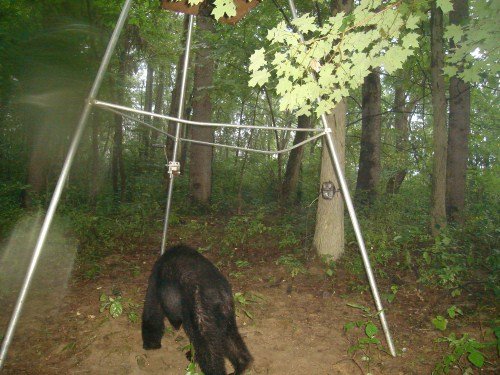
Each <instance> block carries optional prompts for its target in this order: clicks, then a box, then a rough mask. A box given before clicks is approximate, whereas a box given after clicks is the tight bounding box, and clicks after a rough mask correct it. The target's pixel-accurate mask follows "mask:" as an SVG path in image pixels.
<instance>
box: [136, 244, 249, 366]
mask: <svg viewBox="0 0 500 375" xmlns="http://www.w3.org/2000/svg"><path fill="white" fill-rule="evenodd" d="M165 317H167V319H168V320H169V322H170V324H172V326H173V327H174V328H175V329H176V330H178V329H179V327H180V326H181V324H182V326H183V327H184V331H185V332H186V334H187V335H188V337H189V339H190V341H191V343H192V345H193V347H194V352H195V360H196V361H197V362H198V364H199V365H200V368H201V370H202V371H203V372H204V374H205V375H225V374H226V369H225V365H224V357H227V358H228V359H229V361H231V364H232V365H233V367H234V370H235V372H234V374H235V375H237V374H242V373H243V372H244V371H245V369H246V368H247V367H248V366H249V365H250V362H251V361H252V356H251V354H250V352H249V351H248V349H247V347H246V345H245V343H244V342H243V339H242V338H241V336H240V334H239V332H238V327H237V326H236V318H235V311H234V301H233V293H232V291H231V286H230V285H229V282H228V281H227V280H226V278H225V277H224V276H223V275H222V274H221V273H220V271H219V270H218V269H217V268H216V267H215V266H214V265H213V264H212V263H211V262H210V261H209V260H208V259H207V258H205V257H204V256H203V255H201V254H200V253H198V252H197V251H196V250H195V249H193V248H191V247H188V246H184V245H178V246H174V247H172V248H170V249H168V250H167V251H166V252H165V254H163V255H162V256H161V257H160V258H159V259H158V260H157V261H156V263H155V265H154V266H153V271H152V272H151V276H150V277H149V283H148V290H147V292H146V300H145V302H144V311H143V313H142V340H143V347H144V349H147V350H148V349H159V348H160V347H161V339H162V337H163V332H164V330H165V324H164V318H165Z"/></svg>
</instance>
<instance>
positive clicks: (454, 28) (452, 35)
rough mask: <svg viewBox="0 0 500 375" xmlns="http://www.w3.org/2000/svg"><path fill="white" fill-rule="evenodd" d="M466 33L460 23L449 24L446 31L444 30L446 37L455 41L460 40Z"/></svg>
mask: <svg viewBox="0 0 500 375" xmlns="http://www.w3.org/2000/svg"><path fill="white" fill-rule="evenodd" d="M463 35H464V31H463V30H462V28H461V27H460V26H458V25H453V24H452V25H448V27H447V28H446V31H445V32H444V37H445V38H447V39H453V40H454V41H456V42H457V41H459V40H460V39H462V36H463Z"/></svg>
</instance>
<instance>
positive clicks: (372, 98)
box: [356, 68, 382, 204]
mask: <svg viewBox="0 0 500 375" xmlns="http://www.w3.org/2000/svg"><path fill="white" fill-rule="evenodd" d="M361 105H362V116H363V117H362V119H361V124H362V125H361V147H360V153H359V169H358V179H357V182H356V200H357V201H358V203H361V204H365V203H366V204H371V203H373V202H374V200H375V198H376V195H377V187H378V183H379V181H380V142H381V128H382V116H381V112H382V88H381V84H380V71H379V69H378V68H376V69H373V70H372V71H371V72H370V74H369V75H368V76H366V77H365V80H364V83H363V86H362V104H361Z"/></svg>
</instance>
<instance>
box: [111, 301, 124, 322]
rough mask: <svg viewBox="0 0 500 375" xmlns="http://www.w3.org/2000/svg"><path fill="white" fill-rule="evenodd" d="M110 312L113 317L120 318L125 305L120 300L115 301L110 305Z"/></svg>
mask: <svg viewBox="0 0 500 375" xmlns="http://www.w3.org/2000/svg"><path fill="white" fill-rule="evenodd" d="M109 313H110V314H111V316H112V317H113V318H118V317H119V316H120V315H121V314H122V313H123V306H122V304H121V302H120V301H114V302H113V303H112V304H111V305H110V306H109Z"/></svg>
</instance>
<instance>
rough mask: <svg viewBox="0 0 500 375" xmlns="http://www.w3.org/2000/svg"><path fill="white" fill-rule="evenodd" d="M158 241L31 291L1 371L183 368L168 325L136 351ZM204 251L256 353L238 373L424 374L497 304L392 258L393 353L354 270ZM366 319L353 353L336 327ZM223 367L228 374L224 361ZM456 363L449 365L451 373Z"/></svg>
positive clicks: (258, 254)
mask: <svg viewBox="0 0 500 375" xmlns="http://www.w3.org/2000/svg"><path fill="white" fill-rule="evenodd" d="M184 236H185V235H184V234H182V233H181V232H180V230H179V229H178V228H176V227H173V228H172V230H171V233H170V243H178V242H184V243H187V244H189V245H191V246H199V247H204V246H206V243H204V242H203V239H202V238H196V237H197V236H191V238H190V239H189V240H188V241H183V239H182V238H180V237H184ZM198 237H199V236H198ZM158 238H159V236H158V237H156V238H154V239H150V240H145V241H143V242H142V243H140V244H138V245H137V248H136V251H135V252H134V253H133V254H130V253H127V254H123V255H111V256H108V257H106V258H104V259H102V260H101V261H100V262H99V272H98V276H96V277H93V278H88V277H84V275H83V272H82V270H79V269H78V267H75V269H74V270H73V274H72V276H71V278H70V279H69V282H68V283H67V288H66V291H65V292H64V293H63V292H62V291H61V289H60V288H57V287H56V285H55V284H54V285H53V286H54V287H51V286H50V285H46V286H45V287H44V288H42V289H40V288H38V290H36V291H34V292H31V293H30V296H29V298H28V303H27V306H26V308H25V312H24V314H23V316H22V318H21V320H20V323H19V325H18V329H17V331H16V334H15V338H14V341H13V344H12V346H11V349H10V352H9V355H8V358H7V362H6V365H5V368H4V372H3V373H5V374H143V373H144V374H173V375H176V374H185V373H186V367H187V365H188V364H189V363H188V360H187V359H186V356H185V353H184V351H185V350H183V347H185V346H186V345H187V344H188V340H187V338H186V335H185V334H184V332H183V331H182V330H181V332H180V334H179V335H176V334H175V333H174V332H171V331H168V332H167V333H166V335H165V337H164V339H163V347H162V348H161V349H160V350H155V351H145V350H143V349H142V340H141V331H140V315H141V312H142V303H143V298H144V294H145V288H146V285H147V278H148V276H149V272H150V270H151V268H152V265H153V263H154V260H155V258H156V256H157V252H158V243H157V242H158ZM204 254H205V255H206V256H207V257H208V258H210V259H211V260H212V261H213V262H214V263H215V264H217V265H218V266H219V268H220V269H221V271H222V272H223V273H224V274H225V275H226V276H227V277H228V278H229V280H230V282H231V284H232V286H233V292H235V293H236V292H240V293H243V294H242V296H243V298H241V300H240V302H243V304H242V303H237V309H238V325H239V327H240V333H241V334H242V336H243V337H244V340H245V341H246V343H247V345H248V347H249V349H250V352H251V353H252V355H253V357H254V363H253V365H252V367H251V369H250V371H248V374H270V375H284V374H299V375H300V374H368V373H371V374H430V373H431V372H432V371H433V369H434V367H435V365H436V363H438V362H440V361H442V359H443V357H444V356H445V355H446V354H448V353H449V352H450V350H451V349H450V348H449V347H448V345H447V344H446V343H437V342H436V339H438V338H439V337H442V336H444V335H448V334H449V332H452V331H453V332H456V333H457V334H462V333H469V334H470V335H471V336H472V337H475V338H476V339H477V340H478V341H491V340H492V337H491V334H489V333H487V329H486V326H487V323H486V322H487V320H488V319H491V317H495V316H496V315H497V314H498V310H496V309H495V306H492V305H491V303H490V304H484V301H482V302H481V301H480V300H478V299H477V298H476V297H477V294H475V296H474V297H472V295H471V294H470V293H467V292H464V293H462V295H461V296H459V297H455V298H453V299H452V297H451V296H450V292H449V291H446V290H442V289H439V288H426V287H423V286H421V285H420V284H418V283H417V282H416V276H415V275H414V274H413V272H412V271H408V270H398V267H396V265H394V267H392V269H391V270H390V272H391V276H390V277H385V278H380V277H377V279H378V283H379V288H380V290H381V291H382V293H384V295H386V294H385V293H390V291H391V286H393V285H397V288H398V290H397V293H396V295H394V296H393V301H392V302H391V303H388V301H385V303H384V305H385V307H386V314H387V319H388V323H389V326H390V329H391V331H392V335H393V338H394V342H395V345H396V348H397V352H398V355H397V357H396V358H393V357H391V356H390V355H388V354H387V352H386V349H384V348H386V347H387V346H386V342H385V339H384V335H383V333H382V331H381V329H380V325H379V322H378V318H377V317H376V316H372V317H366V316H365V315H366V311H363V309H362V308H360V307H361V306H367V307H369V308H370V309H371V311H373V310H374V307H373V306H374V304H373V300H372V297H371V294H370V292H369V289H368V284H367V281H366V278H365V277H364V275H361V276H357V275H355V274H353V273H352V272H351V271H352V270H350V269H349V264H347V263H342V262H339V263H338V264H337V265H336V267H335V271H334V275H333V276H331V277H330V276H327V275H326V273H325V268H324V265H323V264H322V263H321V262H319V261H317V260H311V261H310V262H308V263H307V264H305V267H306V269H307V273H300V274H298V275H297V276H295V277H294V278H292V277H291V275H290V273H289V272H288V271H287V270H286V268H284V267H282V266H280V265H277V264H276V260H277V259H278V258H279V257H280V255H282V252H281V251H280V250H278V249H277V248H274V249H273V248H252V247H251V246H247V247H245V248H243V249H237V250H236V251H235V253H234V254H235V255H234V256H233V258H232V260H231V261H227V258H225V257H223V256H221V255H220V254H219V252H218V251H216V249H208V250H207V251H206V252H205V253H204ZM236 260H238V261H240V262H239V263H238V262H235V261H236ZM245 261H246V262H248V263H246V262H245ZM386 272H387V269H386ZM42 273H43V274H44V275H45V276H49V279H50V278H51V277H52V276H57V275H56V274H58V273H60V272H58V271H57V270H56V269H50V268H49V269H45V270H43V272H42ZM57 283H58V284H59V283H60V282H59V281H57ZM35 289H36V288H35ZM103 293H104V294H106V296H113V295H115V296H117V295H120V296H121V299H119V300H121V302H122V306H123V308H124V310H123V314H122V315H120V316H119V317H117V318H112V317H111V316H110V313H109V309H106V310H104V311H100V306H101V303H102V302H101V301H100V297H101V295H102V294H103ZM245 303H246V304H245ZM451 305H457V306H460V308H461V309H462V311H463V313H464V315H463V316H462V317H461V318H460V319H458V318H457V319H453V320H452V319H449V320H450V322H449V324H448V330H447V332H446V333H443V332H440V331H438V330H436V329H435V328H434V327H433V325H432V323H431V320H432V318H434V317H436V316H437V315H443V316H446V309H447V308H448V307H450V306H451ZM12 306H13V298H9V299H6V298H3V300H2V298H1V297H0V309H1V310H0V312H1V314H0V328H2V331H3V330H4V327H5V326H6V325H7V321H8V319H9V317H10V312H11V311H12ZM352 306H358V307H352ZM369 320H372V321H373V322H374V323H375V324H376V325H377V326H378V327H379V331H378V333H376V335H375V337H377V338H379V339H380V341H381V344H382V347H381V348H378V347H377V346H376V345H371V346H369V347H368V348H366V347H365V348H364V349H363V348H360V349H359V350H354V349H355V347H356V344H358V343H359V342H358V340H363V338H366V337H367V336H366V334H365V332H364V329H360V328H353V329H352V330H349V331H348V332H346V331H345V329H344V326H345V325H346V324H348V323H350V322H358V321H359V322H366V321H369ZM167 326H168V322H167ZM484 353H485V354H487V363H485V365H484V367H483V370H482V371H481V373H495V371H497V370H498V357H497V355H496V353H495V350H494V349H484ZM460 363H462V364H464V363H465V362H464V361H461V362H460ZM227 368H228V372H231V371H232V370H231V367H230V365H229V364H228V366H227ZM463 371H465V368H458V367H455V368H454V369H453V370H452V373H462V372H463ZM497 373H498V372H497Z"/></svg>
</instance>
